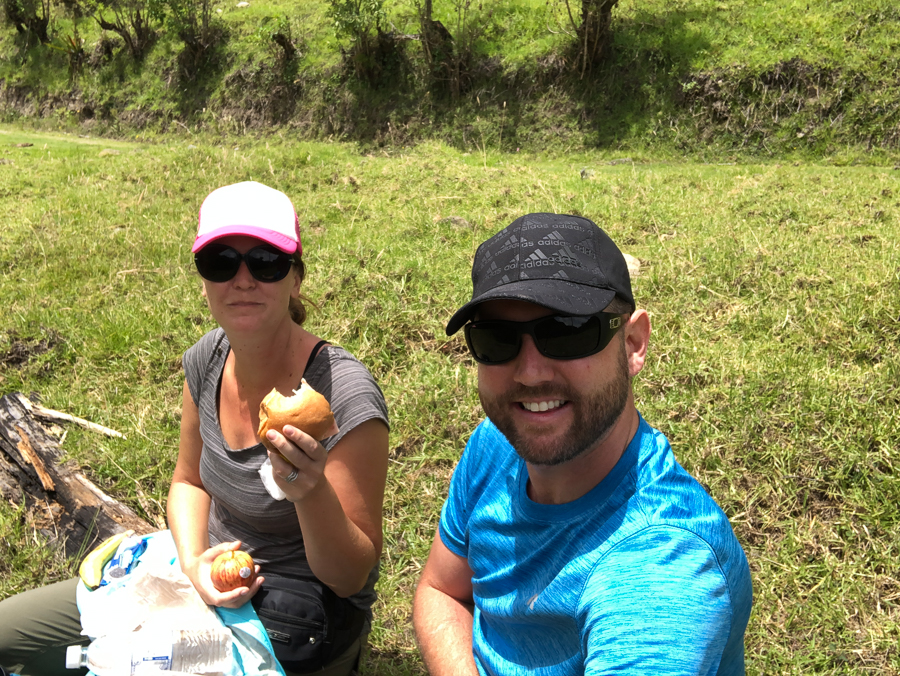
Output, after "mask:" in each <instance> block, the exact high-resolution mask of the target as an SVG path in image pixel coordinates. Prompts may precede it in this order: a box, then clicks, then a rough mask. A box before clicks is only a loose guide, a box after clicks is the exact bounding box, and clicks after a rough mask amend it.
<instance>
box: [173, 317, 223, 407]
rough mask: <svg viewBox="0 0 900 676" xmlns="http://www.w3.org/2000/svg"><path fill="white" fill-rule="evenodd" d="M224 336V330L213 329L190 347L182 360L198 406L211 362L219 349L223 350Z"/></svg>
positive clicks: (190, 389)
mask: <svg viewBox="0 0 900 676" xmlns="http://www.w3.org/2000/svg"><path fill="white" fill-rule="evenodd" d="M224 335H225V332H224V331H222V329H213V330H212V331H210V332H209V333H207V334H205V335H204V336H203V337H202V338H201V339H200V340H198V341H197V342H196V343H194V344H193V345H192V346H191V347H189V348H188V349H187V351H186V352H185V353H184V355H183V356H182V358H181V365H182V368H184V378H185V380H187V384H188V390H189V391H190V393H191V399H193V400H194V404H198V403H199V401H200V392H201V390H202V389H203V384H204V381H205V379H206V378H207V376H208V375H209V363H210V360H211V359H212V358H213V355H214V354H215V351H216V350H217V349H222V348H221V343H222V338H223V337H224ZM198 405H199V404H198Z"/></svg>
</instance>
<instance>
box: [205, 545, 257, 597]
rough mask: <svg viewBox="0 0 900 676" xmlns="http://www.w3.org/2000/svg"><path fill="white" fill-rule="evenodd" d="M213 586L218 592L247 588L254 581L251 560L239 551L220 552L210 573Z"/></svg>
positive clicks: (247, 555)
mask: <svg viewBox="0 0 900 676" xmlns="http://www.w3.org/2000/svg"><path fill="white" fill-rule="evenodd" d="M210 576H211V577H212V583H213V586H214V587H215V588H216V589H218V590H219V591H220V592H227V591H231V590H232V589H237V588H238V587H249V586H250V585H251V584H253V580H255V579H256V566H255V564H254V563H253V558H252V557H251V556H250V555H249V554H248V553H247V552H242V551H241V550H237V551H231V552H222V553H221V554H219V555H218V556H217V557H216V559H215V561H213V564H212V570H211V572H210Z"/></svg>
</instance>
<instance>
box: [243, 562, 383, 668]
mask: <svg viewBox="0 0 900 676" xmlns="http://www.w3.org/2000/svg"><path fill="white" fill-rule="evenodd" d="M251 603H252V604H253V607H254V608H255V609H256V614H257V615H259V620H260V622H262V625H263V627H264V628H265V630H266V634H268V636H269V640H270V641H271V642H272V648H273V649H274V651H275V657H276V658H277V659H278V662H279V663H280V664H281V666H282V667H284V669H285V670H286V671H295V672H307V671H317V670H319V669H321V668H322V667H324V666H326V665H328V664H329V663H330V662H331V661H332V660H334V659H336V658H337V657H339V656H340V655H341V654H342V653H343V652H344V651H346V650H347V648H349V647H350V645H351V644H352V643H353V642H354V641H355V640H356V639H358V638H359V637H360V634H362V629H363V625H364V624H365V620H366V613H365V612H364V611H363V610H360V609H359V608H357V607H356V606H354V605H353V604H352V603H350V601H348V600H347V599H342V598H341V597H340V596H338V595H337V594H335V593H334V592H333V591H332V590H331V589H330V588H329V587H327V586H326V585H324V584H322V583H321V582H319V581H318V580H316V581H312V580H292V579H288V578H284V577H270V576H268V575H266V580H265V582H263V586H262V587H261V588H260V590H259V591H258V592H256V594H255V595H254V596H253V598H252V599H251Z"/></svg>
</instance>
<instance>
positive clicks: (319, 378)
mask: <svg viewBox="0 0 900 676" xmlns="http://www.w3.org/2000/svg"><path fill="white" fill-rule="evenodd" d="M193 251H194V254H195V262H196V265H197V269H198V272H199V273H200V276H201V277H202V283H203V292H202V293H203V296H204V297H205V298H206V300H207V303H208V305H209V308H210V311H211V312H212V315H213V317H214V318H215V319H216V321H217V322H218V324H219V328H217V329H215V330H213V331H211V332H209V333H208V334H206V335H205V336H204V337H203V338H201V339H200V340H199V341H198V342H197V343H196V344H195V345H194V346H193V347H191V348H190V349H189V350H188V351H187V352H186V353H185V354H184V359H183V364H184V370H185V384H184V389H183V407H182V419H181V437H180V444H179V453H178V460H177V462H176V465H175V471H174V475H173V478H172V484H171V487H170V489H169V500H168V506H167V513H168V521H169V528H170V530H171V531H172V536H173V538H174V541H175V545H176V547H177V549H178V554H179V561H180V563H181V567H182V570H183V571H184V572H185V574H186V575H187V576H188V577H189V578H190V580H191V582H192V583H193V585H194V587H195V588H196V589H197V591H198V593H199V594H200V596H201V597H202V598H203V599H204V601H206V602H207V603H209V604H211V605H215V606H224V607H231V608H235V607H239V606H241V605H243V604H245V603H247V602H251V601H252V602H253V604H254V606H255V607H256V608H257V611H258V613H259V616H260V619H261V620H262V621H263V623H264V625H265V626H266V629H267V632H268V633H269V636H270V638H271V639H272V644H273V647H274V648H275V652H276V655H277V656H278V657H279V659H280V660H281V661H282V666H284V667H285V670H286V671H287V673H288V674H294V673H311V672H312V673H317V674H326V675H327V676H343V675H346V674H351V673H354V671H355V670H356V667H357V664H358V661H359V657H360V653H361V650H362V648H363V646H364V643H365V636H366V634H367V632H368V629H369V627H370V623H371V606H372V602H373V601H374V599H375V593H374V584H375V581H376V579H377V577H378V561H379V558H380V555H381V546H382V530H381V512H382V502H383V496H384V485H385V480H386V476H387V463H388V418H387V406H386V404H385V401H384V397H383V395H382V393H381V391H380V389H379V388H378V386H377V385H376V383H375V381H374V380H373V378H372V376H371V375H370V374H369V372H368V371H367V370H366V368H365V367H364V366H363V365H362V364H361V363H360V362H359V361H357V360H356V359H355V358H354V357H352V356H351V355H350V354H348V353H347V352H346V351H345V350H343V349H341V348H339V347H335V346H332V345H328V344H327V343H326V342H325V341H321V340H319V338H318V337H316V336H314V335H313V334H311V333H310V332H308V331H307V330H306V329H304V328H303V326H302V324H303V322H304V319H305V315H306V312H305V308H304V306H303V303H302V301H301V298H302V296H301V294H300V288H301V284H302V282H303V277H304V265H303V260H302V258H301V254H302V247H301V243H300V236H299V231H298V225H297V217H296V214H295V211H294V207H293V205H292V204H291V202H290V200H289V199H288V197H287V196H286V195H284V194H283V193H281V192H279V191H277V190H273V189H272V188H269V187H267V186H264V185H262V184H259V183H255V182H245V183H238V184H235V185H229V186H225V187H223V188H219V189H218V190H215V191H213V192H212V193H211V194H210V195H209V196H208V197H207V198H206V200H205V201H204V203H203V206H202V207H201V209H200V217H199V229H198V234H197V238H196V240H195V242H194V246H193ZM301 378H303V379H305V380H306V381H307V382H308V383H309V385H310V386H311V387H312V388H313V389H315V390H317V391H318V392H320V393H321V394H322V395H324V396H325V398H326V399H327V400H328V401H329V403H330V404H331V407H332V410H333V412H334V416H335V421H336V423H337V426H338V429H339V432H338V433H337V434H335V435H334V436H332V437H329V438H327V439H324V440H323V441H322V442H318V441H316V440H315V439H313V438H312V437H310V436H308V435H306V434H304V433H303V432H301V431H300V430H297V429H295V428H293V427H290V426H287V427H285V428H284V430H283V431H282V433H278V432H276V431H270V432H269V433H268V441H269V442H270V443H271V444H272V445H273V446H274V447H275V448H277V449H278V451H279V452H280V454H279V453H269V452H267V451H266V449H265V447H264V446H263V444H262V443H260V441H259V440H258V439H257V437H256V431H257V429H258V425H259V403H260V401H262V399H263V398H264V397H265V395H266V394H268V393H269V392H270V391H271V390H272V388H273V387H274V388H276V389H277V390H278V391H279V392H281V393H282V394H283V395H285V396H288V395H290V394H291V391H292V390H293V389H298V388H299V387H300V381H301ZM266 458H268V459H269V460H270V462H271V465H272V470H273V472H274V477H275V482H276V483H277V485H278V486H279V487H280V488H281V489H282V491H283V492H284V493H285V494H286V496H287V498H286V499H285V500H283V501H278V500H275V499H273V498H272V497H271V496H270V495H269V494H268V493H267V491H266V489H265V487H264V485H263V483H262V480H261V478H260V475H259V473H258V472H259V469H260V466H261V465H263V464H264V462H265V460H266ZM238 548H241V549H244V550H245V551H248V552H249V553H250V554H251V555H252V556H253V558H254V559H255V561H256V563H257V564H259V566H258V570H259V571H260V575H259V576H258V577H257V578H256V580H255V581H254V582H253V584H252V585H251V586H250V587H249V588H241V589H238V590H233V591H230V592H224V593H223V592H219V591H218V590H216V589H215V587H213V585H212V581H211V577H210V569H211V565H212V562H213V560H214V559H215V557H216V556H217V555H218V554H220V553H222V552H224V551H228V550H234V549H238ZM75 585H76V582H75V581H74V580H70V581H67V582H62V583H58V584H56V585H51V586H50V587H45V588H43V589H37V590H33V591H31V592H26V593H24V594H20V595H18V596H14V597H11V598H9V599H6V600H4V601H3V602H2V603H0V665H3V666H4V667H6V668H7V669H10V668H12V669H13V670H14V671H18V672H19V673H21V674H23V676H27V675H28V674H52V673H57V672H59V673H61V674H65V673H69V674H73V673H76V672H72V671H69V672H66V671H65V670H64V669H63V668H62V667H63V666H64V657H63V656H64V653H65V647H66V646H67V645H72V644H75V643H82V642H83V641H84V637H83V636H80V630H81V627H80V622H79V620H78V612H77V608H76V606H75ZM36 608H41V609H42V610H41V611H40V612H37V611H35V609H36ZM273 611H274V612H273ZM279 613H280V614H279ZM4 616H6V617H7V618H12V617H15V618H17V619H16V622H15V626H12V624H13V623H11V622H9V623H8V622H5V621H4V619H3V617H4ZM37 616H40V617H37ZM293 616H296V617H297V618H298V620H297V621H296V622H292V621H291V620H292V617H293ZM322 616H324V617H322ZM309 617H312V618H313V619H316V620H322V619H325V620H327V622H326V624H327V627H328V630H327V632H325V630H324V629H323V628H320V629H321V631H320V632H319V633H317V634H315V636H316V637H318V638H324V640H317V641H315V640H314V641H310V640H309V638H308V636H305V635H304V636H302V637H301V639H302V641H300V642H302V643H303V644H304V645H300V646H299V647H298V635H299V633H300V632H301V630H302V631H306V628H307V624H306V623H305V621H304V618H309ZM285 621H286V623H285ZM6 624H9V625H10V626H5V625H6Z"/></svg>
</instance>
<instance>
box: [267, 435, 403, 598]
mask: <svg viewBox="0 0 900 676" xmlns="http://www.w3.org/2000/svg"><path fill="white" fill-rule="evenodd" d="M268 438H269V440H270V441H271V442H272V443H273V444H274V445H275V447H276V448H278V450H279V451H281V453H282V454H283V455H284V456H285V457H286V458H287V459H288V460H289V461H290V463H291V464H288V462H285V461H284V459H283V458H281V457H279V456H278V454H277V453H271V452H270V453H269V457H270V458H271V459H272V465H273V466H274V469H275V476H276V477H277V478H278V484H279V486H281V488H282V490H283V491H284V492H285V493H286V494H287V496H288V500H290V501H291V502H293V503H294V507H295V509H296V512H297V519H298V521H299V523H300V528H301V530H302V531H303V541H304V544H305V546H306V558H307V560H308V561H309V566H310V568H311V569H312V571H313V573H314V574H315V575H316V577H317V578H319V579H320V580H321V581H322V582H323V583H325V584H327V585H328V586H329V587H330V588H331V589H332V590H333V591H334V592H335V593H336V594H337V595H338V596H343V597H347V596H351V595H353V594H355V593H357V592H358V591H360V590H361V589H362V588H363V587H364V586H365V584H366V580H367V579H368V577H369V572H370V571H371V570H372V568H373V567H374V566H375V564H376V562H377V561H378V559H379V557H380V556H381V546H382V542H383V534H382V527H381V515H382V507H383V503H384V486H385V482H386V480H387V466H388V429H387V426H386V425H385V424H384V423H383V422H382V421H381V420H378V419H374V418H373V419H370V420H367V421H365V422H363V423H361V424H360V425H358V426H357V427H355V428H353V429H352V430H351V431H350V432H348V433H347V434H346V435H344V437H343V438H342V439H341V440H340V441H339V442H338V443H337V444H336V445H335V446H334V447H333V448H332V449H331V451H330V452H326V451H325V449H324V447H323V446H322V444H320V443H318V442H317V441H316V440H315V439H313V438H312V437H310V436H309V435H307V434H304V433H303V432H301V431H300V430H298V429H296V428H294V427H291V426H289V425H288V426H286V427H285V428H284V430H283V434H279V433H278V432H275V431H270V432H269V436H268ZM291 465H293V466H294V467H296V468H297V471H298V472H299V475H298V477H297V479H296V480H295V481H293V482H291V483H287V482H286V481H284V477H286V476H288V475H289V474H290V473H291V471H292V470H293V467H291Z"/></svg>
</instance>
